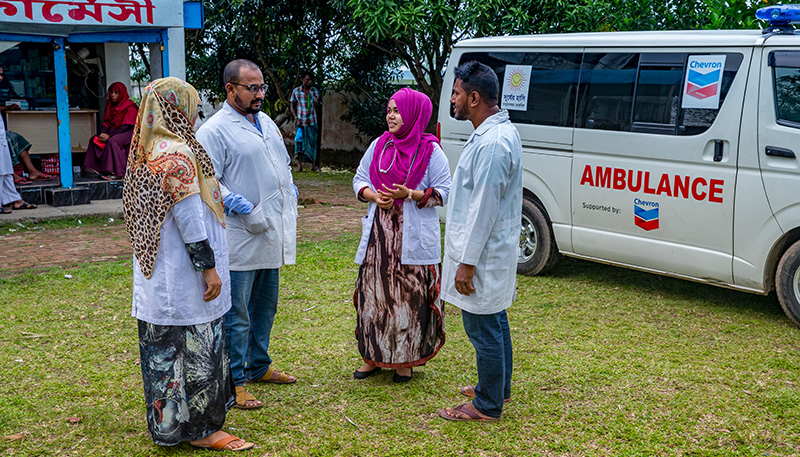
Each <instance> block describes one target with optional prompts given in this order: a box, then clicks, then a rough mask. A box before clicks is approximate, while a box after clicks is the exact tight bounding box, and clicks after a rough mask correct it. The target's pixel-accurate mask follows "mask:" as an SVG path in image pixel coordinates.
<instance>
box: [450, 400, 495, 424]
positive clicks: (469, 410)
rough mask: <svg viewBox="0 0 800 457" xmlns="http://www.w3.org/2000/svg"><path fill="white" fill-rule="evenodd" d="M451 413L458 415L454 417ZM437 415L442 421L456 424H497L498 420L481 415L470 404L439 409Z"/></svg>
mask: <svg viewBox="0 0 800 457" xmlns="http://www.w3.org/2000/svg"><path fill="white" fill-rule="evenodd" d="M453 412H458V413H459V414H460V415H458V416H455V415H453V414H452V413H453ZM439 415H440V416H442V419H447V420H449V421H457V422H497V421H499V420H500V418H499V417H491V416H487V415H485V414H482V413H481V412H480V411H478V410H477V409H475V406H474V405H473V404H472V402H469V403H464V404H463V405H458V406H456V407H455V408H445V409H440V410H439Z"/></svg>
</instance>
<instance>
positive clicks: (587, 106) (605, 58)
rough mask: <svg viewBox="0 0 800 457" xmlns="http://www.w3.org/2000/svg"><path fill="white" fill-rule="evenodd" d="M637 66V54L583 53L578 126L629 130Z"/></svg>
mask: <svg viewBox="0 0 800 457" xmlns="http://www.w3.org/2000/svg"><path fill="white" fill-rule="evenodd" d="M638 66H639V54H631V53H586V54H584V56H583V64H582V65H581V75H580V86H579V89H578V94H579V96H578V118H577V122H576V124H577V127H579V128H587V129H599V130H619V131H629V130H630V129H631V107H632V105H633V93H634V88H635V85H636V72H637V68H638Z"/></svg>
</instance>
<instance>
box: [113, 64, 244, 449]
mask: <svg viewBox="0 0 800 457" xmlns="http://www.w3.org/2000/svg"><path fill="white" fill-rule="evenodd" d="M199 103H200V98H199V97H198V95H197V91H196V90H195V89H194V88H193V87H192V86H190V85H189V84H187V83H185V82H183V81H181V80H179V79H177V78H164V79H158V80H156V81H153V82H152V83H150V84H149V85H148V86H147V88H146V89H145V91H144V94H143V96H142V109H141V110H140V111H139V116H138V118H137V120H136V127H135V128H134V131H133V139H132V142H131V158H130V161H129V163H128V170H127V172H126V173H125V187H124V190H123V195H122V199H123V210H124V213H125V225H126V227H127V229H128V234H129V235H130V238H131V244H132V245H133V252H134V259H133V311H132V315H133V317H135V318H136V319H138V325H139V352H140V355H141V356H140V360H141V362H140V365H141V369H142V379H143V381H144V394H145V402H146V406H147V425H148V428H149V430H150V435H151V437H152V438H153V441H154V442H155V443H156V444H158V445H161V446H173V445H177V444H180V443H181V442H183V441H188V442H189V443H190V444H192V445H193V446H197V447H202V448H213V449H228V450H244V449H249V448H251V447H253V443H247V442H245V441H244V440H242V439H240V438H237V437H235V436H232V435H229V434H228V433H226V432H224V431H222V425H223V423H224V422H225V416H226V414H227V412H228V409H230V407H231V406H232V405H233V404H234V402H235V397H234V394H233V380H232V378H231V372H230V364H229V361H228V352H227V350H226V348H225V329H224V315H225V312H226V311H228V309H230V307H231V295H230V294H231V291H230V275H229V272H228V248H227V242H226V238H225V231H224V227H225V214H224V212H223V208H222V198H221V194H220V191H219V183H218V182H217V179H216V178H215V177H214V166H213V165H212V163H211V159H210V158H209V157H208V154H207V153H206V151H205V150H204V149H203V147H202V146H200V143H198V142H197V140H196V139H195V137H194V127H193V125H194V122H195V120H196V119H197V110H198V105H199Z"/></svg>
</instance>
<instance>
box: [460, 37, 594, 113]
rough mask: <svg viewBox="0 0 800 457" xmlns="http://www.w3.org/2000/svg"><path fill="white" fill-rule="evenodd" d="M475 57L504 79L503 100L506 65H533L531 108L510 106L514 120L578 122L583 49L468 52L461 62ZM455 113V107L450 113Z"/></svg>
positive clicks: (529, 90)
mask: <svg viewBox="0 0 800 457" xmlns="http://www.w3.org/2000/svg"><path fill="white" fill-rule="evenodd" d="M471 60H477V61H478V62H481V63H484V64H486V65H488V66H490V67H492V69H493V70H494V71H495V73H497V79H498V80H499V81H500V100H503V86H504V82H505V78H506V77H507V76H508V75H506V65H525V66H528V65H529V66H531V73H530V83H529V85H528V94H527V95H528V106H527V110H514V109H509V110H508V115H509V118H510V119H511V122H514V123H517V124H535V125H550V126H557V127H573V126H574V120H575V97H576V94H577V88H578V74H579V70H580V64H581V54H580V53H559V52H488V53H482V52H481V53H477V52H476V53H467V54H464V55H463V56H462V57H461V61H460V62H459V64H462V63H465V62H469V61H471ZM499 104H501V103H499ZM501 107H502V104H501ZM452 115H453V112H452V109H451V111H450V116H451V117H452Z"/></svg>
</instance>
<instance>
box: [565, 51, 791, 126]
mask: <svg viewBox="0 0 800 457" xmlns="http://www.w3.org/2000/svg"><path fill="white" fill-rule="evenodd" d="M691 55H693V56H694V55H705V54H694V53H692V54H691ZM716 55H719V54H716ZM724 55H725V69H724V71H723V74H722V81H721V84H720V88H719V90H720V98H719V107H722V104H723V102H724V101H725V96H726V95H727V94H728V91H729V90H730V88H731V85H732V84H733V79H734V78H735V77H736V72H737V71H738V69H739V66H740V64H741V63H742V55H741V54H734V53H726V54H724ZM687 58H688V54H686V53H641V54H639V53H628V54H624V53H590V52H587V53H586V54H584V58H583V64H582V66H581V75H580V85H579V89H578V108H577V111H576V123H575V124H576V127H578V128H586V129H598V130H616V131H628V132H638V133H650V134H659V135H697V134H700V133H703V132H705V131H706V130H708V129H709V128H710V127H711V125H713V124H714V120H715V119H716V118H717V114H718V113H719V108H716V109H705V108H704V109H700V108H681V101H682V97H683V94H682V92H683V86H684V80H685V77H686V62H687ZM798 120H800V119H798Z"/></svg>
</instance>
